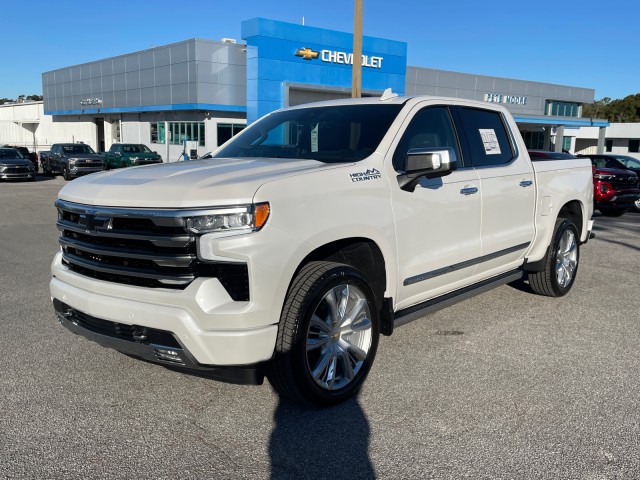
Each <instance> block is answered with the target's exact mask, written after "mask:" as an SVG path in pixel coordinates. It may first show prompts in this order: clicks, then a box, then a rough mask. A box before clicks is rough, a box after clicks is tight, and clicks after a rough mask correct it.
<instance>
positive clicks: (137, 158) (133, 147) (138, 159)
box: [102, 143, 162, 170]
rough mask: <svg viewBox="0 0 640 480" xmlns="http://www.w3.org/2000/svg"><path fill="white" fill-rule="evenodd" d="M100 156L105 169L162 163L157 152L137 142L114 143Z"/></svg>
mask: <svg viewBox="0 0 640 480" xmlns="http://www.w3.org/2000/svg"><path fill="white" fill-rule="evenodd" d="M102 157H103V160H104V168H105V170H111V169H112V168H124V167H133V166H137V165H150V164H152V163H162V157H161V156H160V155H158V152H152V151H151V149H150V148H149V147H147V146H146V145H142V144H139V143H114V144H113V145H111V147H110V148H109V151H108V152H105V153H104V155H102Z"/></svg>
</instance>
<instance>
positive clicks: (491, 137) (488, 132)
mask: <svg viewBox="0 0 640 480" xmlns="http://www.w3.org/2000/svg"><path fill="white" fill-rule="evenodd" d="M478 131H479V132H480V136H481V137H482V143H483V144H484V152H485V153H486V154H487V155H500V154H501V153H502V152H501V151H500V144H499V143H498V137H496V131H495V130H494V129H493V128H480V129H479V130H478Z"/></svg>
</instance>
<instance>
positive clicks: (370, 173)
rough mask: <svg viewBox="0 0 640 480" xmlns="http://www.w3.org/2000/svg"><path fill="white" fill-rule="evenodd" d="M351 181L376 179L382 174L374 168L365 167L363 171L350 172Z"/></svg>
mask: <svg viewBox="0 0 640 480" xmlns="http://www.w3.org/2000/svg"><path fill="white" fill-rule="evenodd" d="M349 177H351V181H352V182H366V181H367V180H377V179H379V178H382V174H381V173H380V172H379V171H378V170H377V169H375V168H370V169H367V171H365V172H356V173H350V174H349Z"/></svg>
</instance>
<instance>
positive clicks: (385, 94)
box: [380, 88, 398, 102]
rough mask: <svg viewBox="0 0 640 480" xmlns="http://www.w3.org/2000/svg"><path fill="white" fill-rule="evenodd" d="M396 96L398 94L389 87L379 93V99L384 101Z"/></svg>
mask: <svg viewBox="0 0 640 480" xmlns="http://www.w3.org/2000/svg"><path fill="white" fill-rule="evenodd" d="M397 96H398V94H397V93H394V92H393V91H392V90H391V88H387V89H385V91H384V92H382V95H380V101H381V102H384V101H385V100H390V99H392V98H395V97H397Z"/></svg>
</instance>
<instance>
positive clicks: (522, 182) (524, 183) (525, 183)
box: [520, 180, 533, 187]
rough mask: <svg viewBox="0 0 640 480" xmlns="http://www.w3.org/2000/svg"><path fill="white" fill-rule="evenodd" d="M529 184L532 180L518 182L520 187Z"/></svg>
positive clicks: (528, 185)
mask: <svg viewBox="0 0 640 480" xmlns="http://www.w3.org/2000/svg"><path fill="white" fill-rule="evenodd" d="M531 185H533V181H532V180H522V181H521V182H520V186H521V187H530V186H531Z"/></svg>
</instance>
